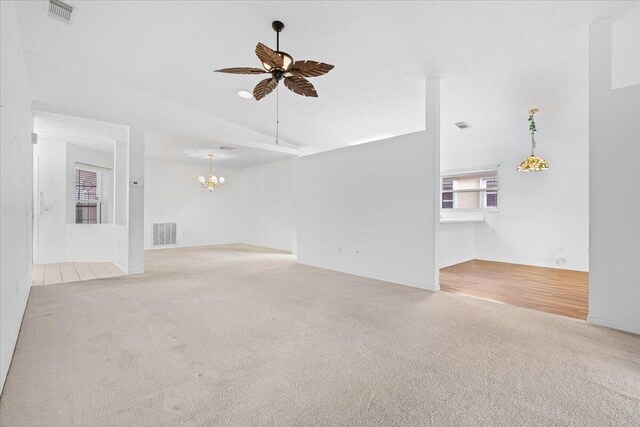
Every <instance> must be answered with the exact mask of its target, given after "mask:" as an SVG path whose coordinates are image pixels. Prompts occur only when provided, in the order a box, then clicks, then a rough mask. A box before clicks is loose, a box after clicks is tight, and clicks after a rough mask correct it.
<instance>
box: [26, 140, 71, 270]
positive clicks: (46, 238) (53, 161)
mask: <svg viewBox="0 0 640 427" xmlns="http://www.w3.org/2000/svg"><path fill="white" fill-rule="evenodd" d="M34 155H35V158H36V159H37V161H36V164H37V165H38V171H37V173H36V176H37V177H38V180H37V182H36V183H35V187H34V191H36V192H37V194H36V196H37V197H36V212H35V218H34V220H35V221H37V223H38V226H37V235H36V236H35V239H36V240H37V243H36V248H37V253H36V254H34V257H35V262H36V263H38V264H47V263H54V262H63V261H64V260H65V252H66V239H65V224H66V215H67V210H66V209H67V205H66V203H67V201H66V176H67V170H66V165H67V144H65V143H64V142H59V141H55V140H51V139H47V138H38V144H37V145H36V146H35V147H34Z"/></svg>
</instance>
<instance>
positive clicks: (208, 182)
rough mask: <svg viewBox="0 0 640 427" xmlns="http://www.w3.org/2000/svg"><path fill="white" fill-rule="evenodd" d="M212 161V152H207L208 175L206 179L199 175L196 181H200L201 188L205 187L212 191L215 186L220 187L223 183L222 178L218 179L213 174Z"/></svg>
mask: <svg viewBox="0 0 640 427" xmlns="http://www.w3.org/2000/svg"><path fill="white" fill-rule="evenodd" d="M212 162H213V154H209V177H208V179H207V178H205V177H204V176H199V177H198V181H200V185H201V186H202V188H206V189H207V190H209V191H213V189H214V188H216V187H222V186H223V185H224V178H223V177H220V178H219V179H218V178H217V177H216V176H215V175H213V172H212V170H213V169H212V167H213V166H212Z"/></svg>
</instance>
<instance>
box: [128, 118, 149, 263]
mask: <svg viewBox="0 0 640 427" xmlns="http://www.w3.org/2000/svg"><path fill="white" fill-rule="evenodd" d="M144 144H145V131H144V129H143V128H141V127H137V126H131V127H130V128H129V221H128V224H129V266H128V267H129V270H128V273H129V274H136V273H142V272H144Z"/></svg>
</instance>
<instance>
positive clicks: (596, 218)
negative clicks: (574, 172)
mask: <svg viewBox="0 0 640 427" xmlns="http://www.w3.org/2000/svg"><path fill="white" fill-rule="evenodd" d="M635 25H636V28H640V19H637V20H636V23H635ZM611 51H612V21H611V20H609V19H607V20H603V21H599V22H597V23H594V24H592V25H591V27H590V31H589V148H590V152H589V154H590V171H591V175H590V181H589V182H590V198H591V200H590V205H589V212H590V218H591V223H590V229H589V230H590V247H591V259H590V264H589V318H588V320H589V321H590V322H593V323H597V324H601V325H605V326H609V327H613V328H617V329H622V330H626V331H629V332H634V333H640V268H638V266H640V198H639V197H638V194H639V192H638V182H639V177H640V164H639V163H638V159H640V137H639V136H638V135H639V134H638V129H637V121H638V117H637V116H638V111H640V85H633V86H628V87H624V88H620V89H616V90H612V89H611V88H612V64H611V57H612V55H611Z"/></svg>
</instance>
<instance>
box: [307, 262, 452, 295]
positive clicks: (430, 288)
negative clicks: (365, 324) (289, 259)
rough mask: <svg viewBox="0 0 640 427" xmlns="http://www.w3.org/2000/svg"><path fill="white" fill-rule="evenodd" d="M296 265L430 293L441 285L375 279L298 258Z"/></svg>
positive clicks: (383, 278)
mask: <svg viewBox="0 0 640 427" xmlns="http://www.w3.org/2000/svg"><path fill="white" fill-rule="evenodd" d="M296 264H300V265H306V266H308V267H315V268H322V269H324V270H331V271H337V272H338V273H344V274H351V275H353V276H358V277H365V278H367V279H373V280H380V281H381V282H388V283H393V284H394V285H402V286H408V287H410V288H418V289H422V290H425V291H430V292H436V291H439V290H440V284H439V283H437V279H436V282H435V283H436V284H435V285H434V284H427V283H421V282H414V281H405V280H402V281H400V280H396V279H393V278H389V277H374V276H368V275H364V274H360V273H354V272H353V271H347V270H341V269H338V268H335V267H328V266H325V265H317V264H313V263H310V262H306V261H300V259H299V258H298V259H297V260H296Z"/></svg>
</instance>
